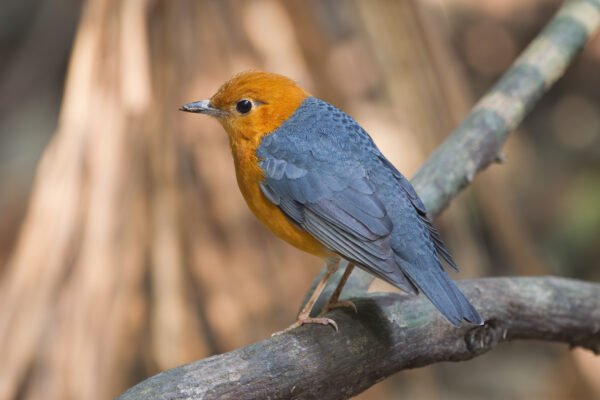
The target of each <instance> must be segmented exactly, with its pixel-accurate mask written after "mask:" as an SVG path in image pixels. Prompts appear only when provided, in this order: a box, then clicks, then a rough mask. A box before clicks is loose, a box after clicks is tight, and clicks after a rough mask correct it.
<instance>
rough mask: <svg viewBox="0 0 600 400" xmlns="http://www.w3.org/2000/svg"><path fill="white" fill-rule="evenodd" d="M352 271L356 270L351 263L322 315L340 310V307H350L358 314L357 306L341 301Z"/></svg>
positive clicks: (348, 301)
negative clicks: (341, 295)
mask: <svg viewBox="0 0 600 400" xmlns="http://www.w3.org/2000/svg"><path fill="white" fill-rule="evenodd" d="M352 270H354V264H352V263H349V264H348V266H347V267H346V270H345V271H344V275H342V277H341V278H340V282H339V283H338V285H337V287H336V288H335V290H334V291H333V293H332V294H331V297H330V298H329V301H328V302H327V304H326V305H325V307H323V310H322V311H321V314H320V315H323V314H325V313H326V312H328V311H330V310H333V309H334V308H340V307H350V308H352V309H353V310H354V312H355V313H358V310H357V309H356V306H355V305H354V303H353V302H351V301H350V300H344V301H340V294H341V293H342V289H343V288H344V285H345V284H346V282H347V281H348V278H349V277H350V274H351V273H352Z"/></svg>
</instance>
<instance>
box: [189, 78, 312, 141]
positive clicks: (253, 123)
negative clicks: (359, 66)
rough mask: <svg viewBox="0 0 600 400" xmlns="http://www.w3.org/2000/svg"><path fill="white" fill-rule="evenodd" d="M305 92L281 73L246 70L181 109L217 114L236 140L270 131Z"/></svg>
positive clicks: (292, 111) (284, 118)
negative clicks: (203, 97)
mask: <svg viewBox="0 0 600 400" xmlns="http://www.w3.org/2000/svg"><path fill="white" fill-rule="evenodd" d="M309 96H310V95H309V94H308V93H307V92H306V91H305V90H304V89H302V88H301V87H300V86H298V85H297V84H296V82H294V81H293V80H291V79H289V78H286V77H285V76H282V75H278V74H273V73H269V72H260V71H249V72H242V73H240V74H238V75H235V76H234V77H233V78H231V79H230V80H229V81H227V82H225V83H224V84H223V85H222V86H221V87H220V88H219V90H218V91H217V92H216V93H215V94H214V95H213V96H212V97H211V98H210V99H208V100H201V101H197V102H194V103H189V104H186V105H184V106H183V107H181V110H182V111H188V112H196V113H202V114H206V115H210V116H212V117H215V118H217V120H218V121H219V122H220V123H221V124H222V125H223V127H224V128H225V130H226V131H227V133H228V134H229V137H230V140H232V141H233V142H236V141H239V140H244V139H246V140H252V139H257V138H261V137H262V136H263V135H265V134H268V133H271V132H273V131H274V130H275V129H277V128H278V127H279V126H280V125H281V124H282V123H283V122H284V121H285V120H286V119H288V118H289V117H290V116H291V115H292V114H293V113H294V111H295V110H296V109H297V108H298V107H299V106H300V104H302V102H303V101H304V99H306V98H307V97H309Z"/></svg>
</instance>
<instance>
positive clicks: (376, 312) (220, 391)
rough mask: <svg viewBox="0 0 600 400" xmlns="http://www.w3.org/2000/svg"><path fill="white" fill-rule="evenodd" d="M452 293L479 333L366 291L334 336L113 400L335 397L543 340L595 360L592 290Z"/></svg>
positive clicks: (474, 284)
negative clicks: (468, 309)
mask: <svg viewBox="0 0 600 400" xmlns="http://www.w3.org/2000/svg"><path fill="white" fill-rule="evenodd" d="M460 286H461V289H462V290H464V291H465V293H466V295H467V297H469V299H471V301H472V302H473V304H474V305H475V307H476V308H477V309H478V310H479V311H480V312H481V315H482V316H483V317H484V318H485V320H486V321H487V322H486V324H485V325H484V326H476V327H473V326H471V325H463V326H462V327H460V328H458V329H457V328H454V327H452V326H451V325H450V324H448V323H447V322H446V321H445V320H444V319H443V317H442V316H441V315H440V314H439V313H437V312H435V311H434V309H433V306H432V305H431V304H430V303H429V302H428V301H427V300H426V299H425V298H424V297H423V296H418V297H414V296H406V295H402V294H396V293H385V294H383V293H370V294H366V295H364V296H362V297H360V298H356V299H354V302H355V304H356V305H357V307H358V314H354V313H352V312H350V311H349V310H336V311H334V312H333V313H332V317H333V318H335V320H336V321H337V322H338V324H339V327H340V332H339V333H335V332H334V331H333V330H332V329H327V328H324V327H322V326H314V325H313V326H304V327H301V328H299V329H296V330H294V331H292V332H290V333H288V334H285V335H282V336H277V337H273V338H270V339H267V340H264V341H261V342H258V343H255V344H252V345H250V346H247V347H244V348H241V349H238V350H235V351H232V352H229V353H225V354H221V355H219V356H215V357H210V358H207V359H204V360H201V361H197V362H194V363H191V364H188V365H184V366H182V367H178V368H174V369H172V370H169V371H166V372H163V373H161V374H158V375H156V376H154V377H152V378H149V379H148V380H146V381H144V382H142V383H140V384H138V385H137V386H134V387H133V388H131V389H129V390H128V391H127V392H125V393H124V394H123V395H121V396H120V397H119V399H120V400H133V399H147V400H152V399H161V400H168V399H249V398H271V399H280V398H281V399H283V398H286V399H287V398H294V399H316V398H318V399H324V400H326V399H342V398H348V397H351V396H353V395H355V394H357V393H360V392H361V391H363V390H365V389H366V388H368V387H369V386H371V385H373V384H374V383H376V382H378V381H381V380H382V379H384V378H385V377H387V376H389V375H391V374H393V373H395V372H398V371H400V370H403V369H408V368H416V367H421V366H424V365H428V364H432V363H436V362H440V361H464V360H469V359H471V358H473V357H476V356H478V355H481V354H483V353H485V352H487V351H489V350H491V349H493V348H494V347H495V346H496V345H497V344H499V343H501V342H504V341H510V340H515V339H538V340H547V341H554V342H563V343H567V344H569V345H570V346H581V347H585V348H587V349H590V350H592V351H594V352H596V353H598V352H600V285H598V284H591V283H586V282H581V281H575V280H569V279H563V278H554V277H539V278H488V279H481V280H472V281H463V282H460ZM491 299H493V301H491Z"/></svg>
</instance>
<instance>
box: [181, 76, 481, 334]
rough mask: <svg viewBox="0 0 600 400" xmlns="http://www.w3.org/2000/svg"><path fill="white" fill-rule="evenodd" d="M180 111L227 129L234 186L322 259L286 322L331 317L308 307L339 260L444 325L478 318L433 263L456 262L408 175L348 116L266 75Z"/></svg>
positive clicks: (282, 233) (243, 79) (290, 238)
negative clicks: (322, 269)
mask: <svg viewBox="0 0 600 400" xmlns="http://www.w3.org/2000/svg"><path fill="white" fill-rule="evenodd" d="M181 110H182V111H188V112H195V113H201V114H206V115H210V116H212V117H215V118H216V119H217V120H218V121H219V122H220V123H221V125H222V126H223V127H224V128H225V130H226V131H227V134H228V136H229V144H230V146H231V152H232V154H233V161H234V164H235V170H236V175H237V181H238V185H239V187H240V190H241V191H242V194H243V196H244V198H245V199H246V202H247V203H248V206H249V207H250V209H251V210H252V211H253V212H254V214H255V215H256V216H257V217H258V219H259V220H260V221H261V222H262V223H264V224H265V225H266V226H267V227H269V228H270V229H271V230H272V231H273V233H275V234H276V235H277V236H279V237H280V238H282V239H283V240H285V241H287V242H288V243H291V244H292V245H294V246H296V247H297V248H299V249H301V250H304V251H307V252H309V253H312V254H314V255H317V256H319V257H323V258H324V259H325V260H326V262H327V266H328V268H327V273H326V274H324V276H323V279H322V280H321V282H320V283H319V285H318V286H317V288H316V289H315V291H314V292H313V294H312V296H311V298H310V300H309V301H308V303H307V304H306V306H305V307H304V309H303V310H302V311H301V312H300V314H299V316H298V320H297V321H296V323H294V324H293V325H291V326H290V327H289V328H288V329H286V331H287V330H289V329H293V328H295V327H297V326H300V325H302V324H305V323H319V324H324V325H327V324H331V325H332V326H334V327H335V328H336V330H337V325H336V324H335V322H334V321H333V320H331V319H329V318H324V317H316V318H312V317H310V312H311V309H312V307H313V306H314V304H315V302H316V300H317V299H318V297H319V295H320V294H321V292H322V290H323V288H324V287H325V284H326V283H327V280H328V279H329V278H330V276H331V275H332V274H333V273H334V272H335V270H336V269H337V267H338V263H339V260H340V257H342V258H344V259H346V260H348V261H349V262H350V264H349V266H348V268H347V269H346V271H345V273H344V275H343V277H342V280H341V281H340V283H339V285H338V288H337V289H336V291H335V292H334V294H333V295H332V298H331V299H330V300H329V303H328V306H326V310H328V309H330V308H332V307H335V306H339V305H352V304H351V303H350V302H340V301H339V300H338V298H339V294H340V291H341V289H342V286H343V285H344V283H345V281H346V279H347V278H348V275H349V274H350V272H351V270H352V267H353V265H356V266H358V267H360V268H362V269H364V270H366V271H368V272H370V273H372V274H374V275H375V276H377V277H379V278H381V279H383V280H385V281H387V282H389V283H391V284H392V285H394V286H396V287H398V288H400V289H402V290H404V291H406V292H408V293H414V294H417V293H418V292H419V291H421V292H423V293H424V294H425V296H427V297H428V298H429V300H430V301H431V302H432V303H433V304H434V305H435V306H436V307H437V309H438V310H439V311H440V312H441V313H442V314H443V315H444V316H445V317H446V318H447V319H448V320H449V321H450V322H451V323H452V324H454V325H458V324H459V323H460V322H461V321H462V320H466V321H468V322H471V323H474V324H482V323H483V321H482V319H481V317H480V316H479V314H478V313H477V311H476V310H475V308H474V307H473V306H472V305H471V303H469V301H468V300H467V299H466V298H465V296H464V295H463V294H462V293H461V291H460V290H459V289H458V287H457V286H456V285H455V284H454V282H453V281H452V280H450V278H449V277H448V275H447V274H446V272H445V271H444V268H443V266H442V263H441V258H443V259H444V260H445V261H446V262H447V264H448V265H450V266H451V267H452V268H454V269H457V267H456V264H455V262H454V261H453V260H452V257H451V256H450V253H449V252H448V250H447V249H446V247H445V246H444V244H443V242H442V240H441V239H440V236H439V234H438V232H437V231H436V229H435V228H434V227H433V225H432V224H431V222H430V221H429V218H428V217H427V214H426V210H425V206H424V205H423V202H422V201H421V199H419V197H418V196H417V193H416V192H415V190H414V189H413V187H412V185H411V184H410V182H409V181H408V180H407V179H406V178H405V177H404V176H403V175H402V174H401V173H400V172H399V171H398V170H397V169H396V168H395V167H394V166H393V165H392V164H391V163H390V162H389V161H388V160H387V159H386V158H385V156H384V155H383V154H382V153H381V151H380V150H379V149H378V148H377V146H376V145H375V143H374V142H373V140H372V139H371V137H370V136H369V134H367V132H365V130H364V129H363V128H361V127H360V125H358V123H356V121H354V120H353V119H352V117H350V116H349V115H348V114H346V113H344V112H343V111H341V110H339V109H337V108H335V107H334V106H332V105H331V104H329V103H326V102H325V101H323V100H319V99H317V98H315V97H312V96H311V95H310V94H309V93H307V92H306V91H305V90H304V89H302V88H301V87H300V86H298V85H297V84H296V83H295V82H294V81H292V80H291V79H288V78H286V77H284V76H281V75H277V74H272V73H267V72H255V71H252V72H244V73H241V74H238V75H236V76H234V77H233V78H232V79H230V80H229V81H228V82H226V83H224V84H223V85H222V86H221V88H220V89H219V90H218V91H217V93H216V94H215V95H213V96H212V97H211V98H210V99H209V100H201V101H197V102H194V103H189V104H186V105H185V106H183V107H181Z"/></svg>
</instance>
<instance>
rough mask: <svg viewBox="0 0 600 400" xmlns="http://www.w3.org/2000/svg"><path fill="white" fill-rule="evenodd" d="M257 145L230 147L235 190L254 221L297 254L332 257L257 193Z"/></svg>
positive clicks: (259, 179) (260, 178) (259, 174)
mask: <svg viewBox="0 0 600 400" xmlns="http://www.w3.org/2000/svg"><path fill="white" fill-rule="evenodd" d="M258 144H260V143H259V142H258V143H254V142H253V141H237V142H235V143H233V142H232V143H231V149H232V153H233V159H234V164H235V172H236V177H237V181H238V186H239V187H240V190H241V192H242V195H243V196H244V199H245V200H246V203H247V204H248V206H249V207H250V210H252V212H253V213H254V215H256V217H257V218H258V219H259V221H261V222H262V223H263V224H265V225H266V226H267V227H268V228H269V229H270V230H271V231H272V232H273V233H274V234H275V235H277V236H278V237H279V238H281V239H283V240H285V241H286V242H288V243H290V244H291V245H293V246H295V247H297V248H299V249H300V250H303V251H306V252H308V253H311V254H314V255H316V256H319V257H327V256H331V255H332V253H331V251H329V250H328V249H327V248H325V246H323V245H322V244H321V243H320V242H319V241H317V240H316V239H315V238H314V237H313V236H312V235H310V234H309V233H308V232H306V231H305V230H304V229H302V228H300V227H299V226H298V225H296V224H295V223H294V222H292V221H291V220H290V219H289V218H288V217H287V216H286V215H285V214H284V213H283V212H282V211H281V210H280V209H279V207H277V206H276V205H275V204H273V203H271V202H270V201H269V200H268V199H267V198H266V197H265V195H264V194H263V193H262V191H261V190H260V183H261V182H262V181H263V179H264V173H263V171H262V169H261V168H260V166H259V159H258V156H257V155H256V150H257V148H258Z"/></svg>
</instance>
